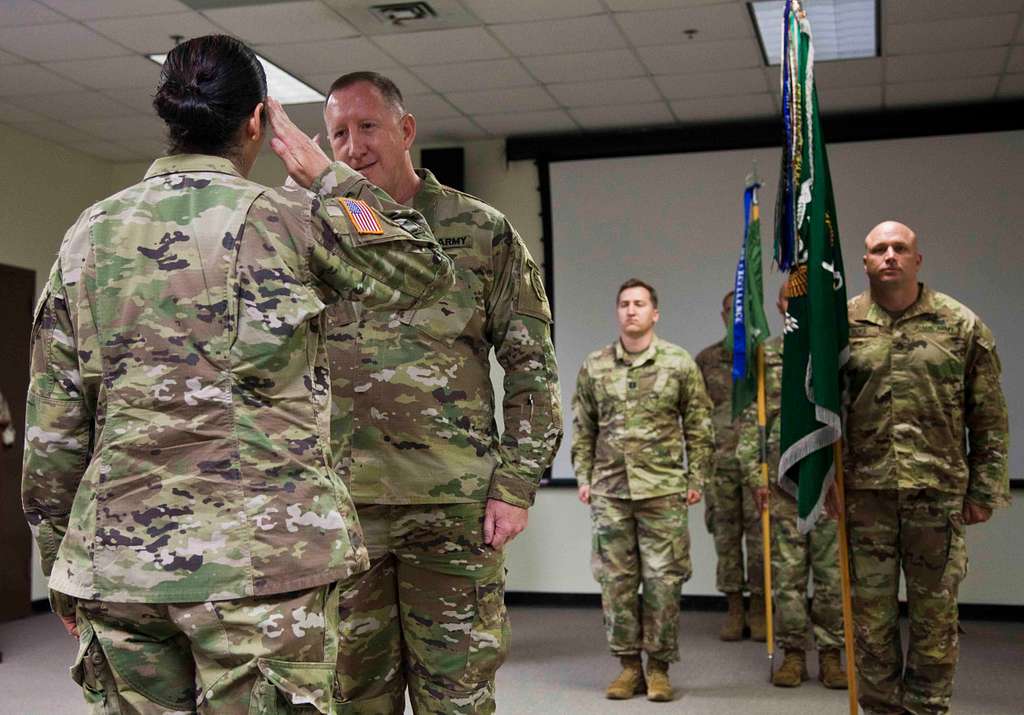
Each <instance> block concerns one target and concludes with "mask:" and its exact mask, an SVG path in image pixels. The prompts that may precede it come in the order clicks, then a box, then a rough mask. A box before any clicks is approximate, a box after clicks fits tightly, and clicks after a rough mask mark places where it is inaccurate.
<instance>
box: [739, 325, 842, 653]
mask: <svg viewBox="0 0 1024 715" xmlns="http://www.w3.org/2000/svg"><path fill="white" fill-rule="evenodd" d="M764 346H765V350H764V354H765V359H764V361H765V397H766V404H767V408H768V410H767V431H768V481H769V483H770V484H771V485H772V486H771V499H770V505H771V506H770V509H771V526H772V555H771V558H772V602H773V603H774V605H775V642H776V643H777V644H778V645H779V647H780V648H782V649H783V650H787V651H788V650H806V649H807V646H808V643H807V631H808V626H813V634H814V645H815V646H816V647H817V648H818V650H826V649H830V648H842V647H843V601H842V586H841V583H840V578H839V549H838V542H837V540H836V539H837V525H836V522H835V520H833V519H822V520H820V521H819V522H818V523H817V524H816V525H815V527H814V529H813V530H812V531H811V532H810V533H809V534H801V533H800V530H799V529H798V528H797V508H796V500H795V499H794V498H793V497H792V496H790V495H789V494H787V493H786V492H784V491H783V490H782V489H780V488H779V487H778V486H777V485H776V480H777V478H778V465H779V436H778V435H779V423H778V415H779V410H780V405H781V404H782V339H781V338H773V339H771V340H768V341H767V342H765V344H764ZM740 421H741V423H742V428H741V430H740V435H739V444H738V446H737V449H736V455H737V458H738V459H739V460H740V462H741V464H742V465H743V472H744V474H745V475H746V478H747V483H748V485H749V487H750V488H751V489H757V488H758V487H760V486H762V485H763V479H762V476H761V463H760V454H759V430H758V427H757V405H750V406H749V407H748V408H747V409H746V410H745V411H744V413H743V414H742V415H741V416H740ZM808 572H809V573H810V575H811V577H812V578H813V579H814V600H813V601H812V603H811V609H810V613H808V609H807V576H808Z"/></svg>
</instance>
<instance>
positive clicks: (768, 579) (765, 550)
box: [755, 168, 775, 682]
mask: <svg viewBox="0 0 1024 715" xmlns="http://www.w3.org/2000/svg"><path fill="white" fill-rule="evenodd" d="M755 171H756V168H755ZM766 403H767V399H766V398H765V385H764V343H763V342H761V343H758V344H757V431H758V433H759V434H760V444H761V449H760V452H761V480H762V483H763V485H764V488H765V489H766V490H768V491H767V492H766V495H767V496H768V499H770V498H771V497H770V494H771V489H770V486H769V484H768V435H767V429H766V428H767V424H768V409H767V404H766ZM761 545H762V549H761V554H762V558H763V559H764V622H765V643H766V644H767V646H768V682H771V679H772V674H773V672H774V667H773V661H774V660H775V632H774V631H775V622H774V620H773V617H772V608H773V607H772V528H771V510H770V509H769V506H768V502H767V501H766V502H765V505H764V508H762V509H761Z"/></svg>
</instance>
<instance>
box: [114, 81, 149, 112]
mask: <svg viewBox="0 0 1024 715" xmlns="http://www.w3.org/2000/svg"><path fill="white" fill-rule="evenodd" d="M102 94H104V95H106V96H107V97H110V98H111V99H113V100H114V101H115V102H118V103H120V104H123V105H124V106H126V107H129V108H131V109H134V110H135V111H136V112H138V113H140V114H153V113H154V112H155V111H156V110H154V109H153V95H154V94H156V86H153V87H130V88H128V89H105V90H103V92H102Z"/></svg>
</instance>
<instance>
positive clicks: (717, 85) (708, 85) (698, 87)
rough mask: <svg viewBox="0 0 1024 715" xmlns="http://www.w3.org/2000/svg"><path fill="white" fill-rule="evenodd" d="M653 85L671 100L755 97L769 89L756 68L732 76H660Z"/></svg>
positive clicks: (720, 74)
mask: <svg viewBox="0 0 1024 715" xmlns="http://www.w3.org/2000/svg"><path fill="white" fill-rule="evenodd" d="M654 81H655V82H656V83H657V85H658V87H660V88H661V91H662V94H664V95H665V96H666V97H667V98H668V99H691V98H694V97H724V96H728V95H731V94H756V93H760V92H764V91H766V90H767V89H768V85H767V83H766V81H765V76H764V71H763V70H761V69H758V68H756V67H753V68H750V69H745V70H731V71H729V72H698V73H694V74H677V75H659V76H657V77H655V78H654Z"/></svg>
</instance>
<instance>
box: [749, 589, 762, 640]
mask: <svg viewBox="0 0 1024 715" xmlns="http://www.w3.org/2000/svg"><path fill="white" fill-rule="evenodd" d="M747 623H748V624H749V625H750V640H752V641H757V642H759V643H764V641H765V636H766V633H765V623H764V596H762V595H760V594H757V593H752V594H750V611H749V612H748V613H747Z"/></svg>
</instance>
